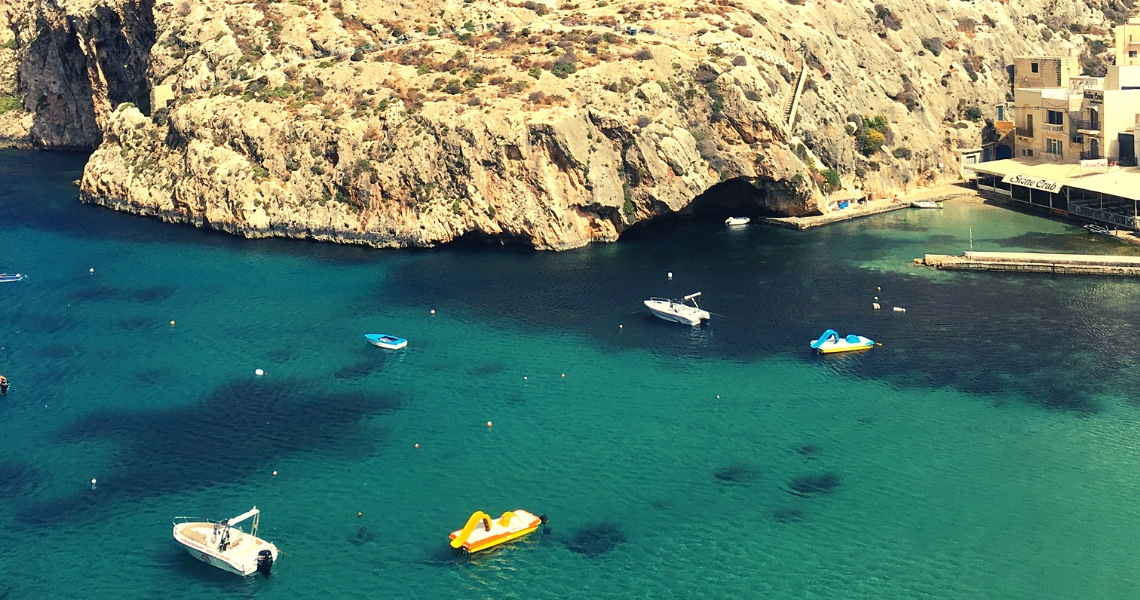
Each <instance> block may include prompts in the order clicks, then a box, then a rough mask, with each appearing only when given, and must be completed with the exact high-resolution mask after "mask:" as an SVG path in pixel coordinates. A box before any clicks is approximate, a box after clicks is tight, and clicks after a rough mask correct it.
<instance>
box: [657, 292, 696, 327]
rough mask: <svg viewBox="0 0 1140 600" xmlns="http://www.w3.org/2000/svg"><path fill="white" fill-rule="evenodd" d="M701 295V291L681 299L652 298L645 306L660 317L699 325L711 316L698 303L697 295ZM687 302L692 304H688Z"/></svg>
mask: <svg viewBox="0 0 1140 600" xmlns="http://www.w3.org/2000/svg"><path fill="white" fill-rule="evenodd" d="M700 295H701V293H700V292H697V293H695V294H689V295H688V296H685V297H684V298H682V299H681V300H670V299H668V298H650V299H648V300H646V301H645V306H646V307H648V308H649V310H650V311H651V312H652V313H653V314H654V315H655V316H656V317H657V318H659V319H665V320H666V321H674V322H677V323H684V324H686V325H693V326H697V325H700V324H701V323H703V322H705V321H708V320H709V318H710V317H711V315H709V311H707V310H704V309H702V308H701V307H700V306H699V305H698V304H697V296H700ZM687 302H691V303H692V304H686V303H687Z"/></svg>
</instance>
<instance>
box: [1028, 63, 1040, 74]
mask: <svg viewBox="0 0 1140 600" xmlns="http://www.w3.org/2000/svg"><path fill="white" fill-rule="evenodd" d="M1029 70H1030V71H1033V72H1034V73H1037V72H1038V67H1037V63H1029Z"/></svg>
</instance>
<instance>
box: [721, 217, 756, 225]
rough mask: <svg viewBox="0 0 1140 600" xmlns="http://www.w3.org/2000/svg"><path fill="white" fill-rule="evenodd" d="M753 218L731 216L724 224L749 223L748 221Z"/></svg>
mask: <svg viewBox="0 0 1140 600" xmlns="http://www.w3.org/2000/svg"><path fill="white" fill-rule="evenodd" d="M751 220H752V219H749V218H748V217H729V218H727V219H725V220H724V224H725V225H747V224H748V222H749V221H751Z"/></svg>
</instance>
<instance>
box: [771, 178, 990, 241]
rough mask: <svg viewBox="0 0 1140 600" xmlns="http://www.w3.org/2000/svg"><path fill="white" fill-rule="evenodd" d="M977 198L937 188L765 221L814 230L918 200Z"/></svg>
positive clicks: (958, 190)
mask: <svg viewBox="0 0 1140 600" xmlns="http://www.w3.org/2000/svg"><path fill="white" fill-rule="evenodd" d="M975 195H977V193H976V192H975V191H974V190H971V189H968V188H961V187H959V186H957V185H944V186H941V187H937V188H928V189H922V190H917V191H915V192H914V193H912V194H909V195H908V196H906V197H904V198H883V199H880V200H871V201H869V202H867V203H866V204H857V203H855V202H854V200H852V201H851V205H850V207H848V208H846V209H844V210H833V211H829V212H827V213H825V214H822V215H812V216H808V217H770V218H767V219H764V220H763V222H764V223H766V224H768V225H776V226H779V227H787V228H788V229H801V230H802V229H811V228H812V227H819V226H821V225H830V224H831V223H838V222H840V221H850V220H851V219H858V218H860V217H869V216H871V215H881V214H883V213H887V212H891V211H894V210H901V209H904V208H911V206H912V205H913V203H914V202H915V201H917V200H928V201H932V202H942V201H944V200H949V199H951V198H957V197H960V196H975Z"/></svg>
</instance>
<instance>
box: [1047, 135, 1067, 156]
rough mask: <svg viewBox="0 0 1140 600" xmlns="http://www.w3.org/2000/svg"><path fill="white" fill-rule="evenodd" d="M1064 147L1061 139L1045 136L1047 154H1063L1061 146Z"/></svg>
mask: <svg viewBox="0 0 1140 600" xmlns="http://www.w3.org/2000/svg"><path fill="white" fill-rule="evenodd" d="M1062 147H1063V146H1062V144H1061V140H1055V139H1053V138H1045V153H1046V154H1055V155H1057V156H1061V153H1062V150H1061V148H1062Z"/></svg>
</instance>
